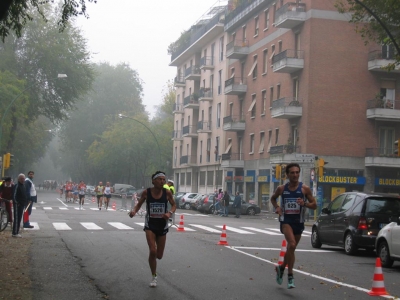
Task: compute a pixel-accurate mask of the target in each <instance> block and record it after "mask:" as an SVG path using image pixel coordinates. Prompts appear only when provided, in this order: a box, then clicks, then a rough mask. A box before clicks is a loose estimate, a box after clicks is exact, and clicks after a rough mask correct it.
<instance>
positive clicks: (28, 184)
mask: <svg viewBox="0 0 400 300" xmlns="http://www.w3.org/2000/svg"><path fill="white" fill-rule="evenodd" d="M34 175H35V172H33V171H29V172H28V178H26V179H25V189H26V196H27V199H28V203H27V205H28V204H30V205H29V207H28V216H29V217H30V215H31V213H32V206H33V203H36V202H37V193H36V188H35V184H34V183H33V176H34ZM29 217H28V218H27V220H25V219H24V228H33V227H34V226H33V225H31V223H30V221H29Z"/></svg>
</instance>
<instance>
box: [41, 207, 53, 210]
mask: <svg viewBox="0 0 400 300" xmlns="http://www.w3.org/2000/svg"><path fill="white" fill-rule="evenodd" d="M43 209H44V210H52V209H53V208H52V207H49V206H44V207H43Z"/></svg>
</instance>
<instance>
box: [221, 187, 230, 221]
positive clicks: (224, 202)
mask: <svg viewBox="0 0 400 300" xmlns="http://www.w3.org/2000/svg"><path fill="white" fill-rule="evenodd" d="M229 200H230V197H229V194H228V191H225V193H224V197H223V198H222V205H223V206H224V211H223V215H222V216H223V217H228V216H229Z"/></svg>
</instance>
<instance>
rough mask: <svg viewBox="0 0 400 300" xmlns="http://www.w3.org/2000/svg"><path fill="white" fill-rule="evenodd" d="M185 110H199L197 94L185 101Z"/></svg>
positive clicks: (186, 98)
mask: <svg viewBox="0 0 400 300" xmlns="http://www.w3.org/2000/svg"><path fill="white" fill-rule="evenodd" d="M183 108H193V109H199V98H198V95H197V94H192V95H190V96H187V97H185V99H183Z"/></svg>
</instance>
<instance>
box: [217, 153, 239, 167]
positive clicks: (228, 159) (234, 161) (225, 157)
mask: <svg viewBox="0 0 400 300" xmlns="http://www.w3.org/2000/svg"><path fill="white" fill-rule="evenodd" d="M221 160H222V161H221V167H222V168H244V155H243V153H225V154H222V156H221Z"/></svg>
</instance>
